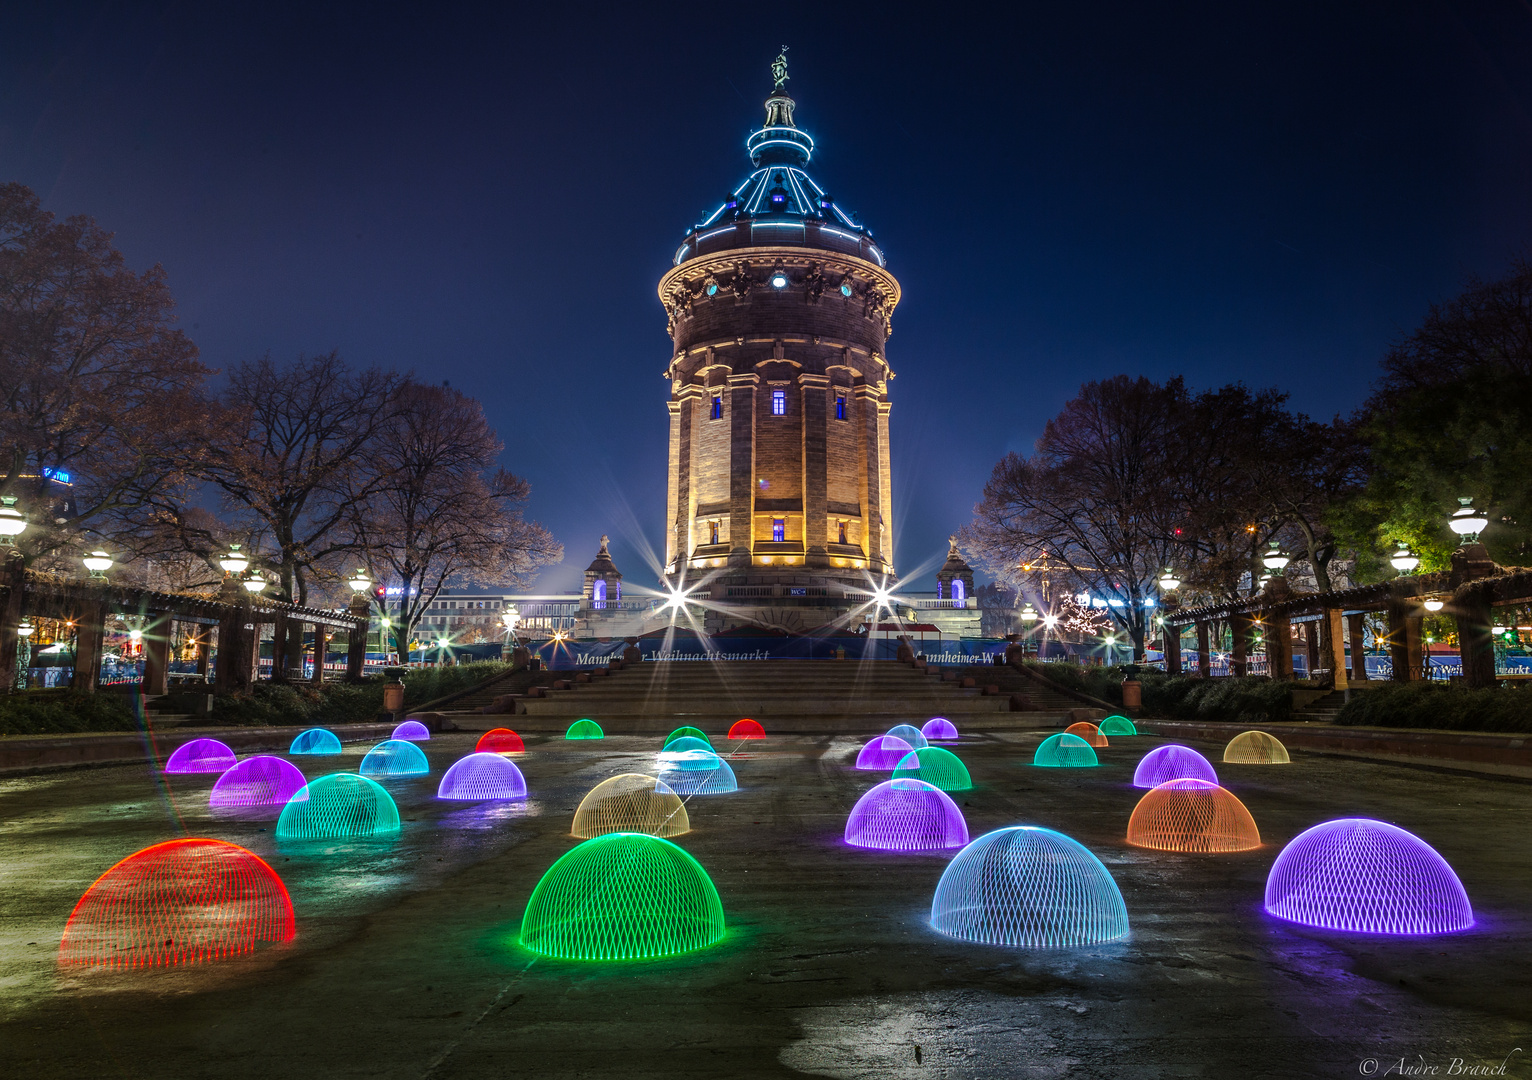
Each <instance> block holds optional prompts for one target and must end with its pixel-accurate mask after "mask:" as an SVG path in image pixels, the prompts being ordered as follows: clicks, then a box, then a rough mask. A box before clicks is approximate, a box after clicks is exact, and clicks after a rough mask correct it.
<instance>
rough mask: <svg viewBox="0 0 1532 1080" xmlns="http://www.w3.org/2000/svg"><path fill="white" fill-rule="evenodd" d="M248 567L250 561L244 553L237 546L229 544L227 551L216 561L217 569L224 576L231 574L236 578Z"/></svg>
mask: <svg viewBox="0 0 1532 1080" xmlns="http://www.w3.org/2000/svg"><path fill="white" fill-rule="evenodd" d="M249 566H250V559H249V557H248V556H246V555H245V553H244V552H242V551H240V550H239V545H238V544H230V545H229V550H228V551H227V552H226V553H225V554H224V555H223V557H222V558H220V559H219V560H218V567H219V569H221V570H222V571H223V572H224V573H225V574H233V575H234V576H235V577H238V576H239V575H240V574H243V573H244V572H245V570H246V569H247V568H248V567H249Z"/></svg>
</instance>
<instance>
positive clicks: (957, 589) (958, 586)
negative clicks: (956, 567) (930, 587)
mask: <svg viewBox="0 0 1532 1080" xmlns="http://www.w3.org/2000/svg"><path fill="white" fill-rule="evenodd" d="M952 599H953V600H954V601H955V602H956V603H958V604H962V603H963V601H964V600H965V599H967V595H966V593H965V591H964V588H963V579H962V578H960V577H955V578H953V579H952Z"/></svg>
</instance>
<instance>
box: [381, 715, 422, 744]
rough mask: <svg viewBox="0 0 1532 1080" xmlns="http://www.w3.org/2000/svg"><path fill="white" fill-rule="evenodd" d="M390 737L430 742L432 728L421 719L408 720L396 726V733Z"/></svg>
mask: <svg viewBox="0 0 1532 1080" xmlns="http://www.w3.org/2000/svg"><path fill="white" fill-rule="evenodd" d="M389 738H390V739H405V740H407V741H409V742H430V741H431V729H430V728H428V727H426V726H425V725H424V724H422V723H421V722H420V721H419V720H406V721H405V722H404V723H402V724H400V725H399V726H398V727H396V728H394V733H393V734H392V735H390V736H389Z"/></svg>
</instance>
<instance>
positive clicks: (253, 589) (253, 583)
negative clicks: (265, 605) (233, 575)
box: [244, 570, 266, 596]
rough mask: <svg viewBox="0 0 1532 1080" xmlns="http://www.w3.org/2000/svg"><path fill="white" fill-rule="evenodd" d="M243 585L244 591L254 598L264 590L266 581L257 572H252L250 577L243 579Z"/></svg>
mask: <svg viewBox="0 0 1532 1080" xmlns="http://www.w3.org/2000/svg"><path fill="white" fill-rule="evenodd" d="M244 585H245V591H246V592H248V593H249V594H250V595H251V596H254V595H255V594H256V593H258V592H261V591H262V590H263V589H265V588H266V579H265V578H263V577H261V573H260V571H259V570H252V571H250V576H249V577H247V578H245V581H244Z"/></svg>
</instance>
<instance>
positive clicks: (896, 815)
mask: <svg viewBox="0 0 1532 1080" xmlns="http://www.w3.org/2000/svg"><path fill="white" fill-rule="evenodd" d="M846 843H848V844H850V845H851V846H852V847H861V848H875V849H877V850H878V851H942V850H944V849H946V848H959V847H962V846H963V845H965V844H967V843H968V823H967V822H966V821H964V820H963V811H961V810H959V809H958V804H957V803H955V802H953V801H952V797H951V796H950V795H948V794H947V793H946V792H945V791H943V790H941V788H939V787H936V786H935V785H934V784H928V783H926V782H925V781H924V780H915V779H898V780H885V781H883V783H881V784H879V785H878V786H877V787H875V788H873V789H872V790H871V791H869V792H868V793H867V794H865V795H863V796H862V797H861V798H860V799H858V800H857V801H856V805H855V806H853V807H852V808H851V816H850V817H848V818H847V819H846Z"/></svg>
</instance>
